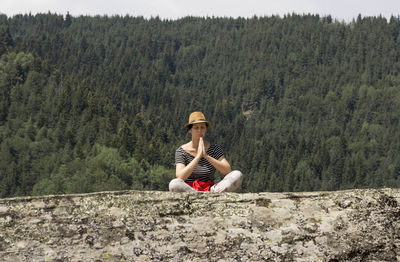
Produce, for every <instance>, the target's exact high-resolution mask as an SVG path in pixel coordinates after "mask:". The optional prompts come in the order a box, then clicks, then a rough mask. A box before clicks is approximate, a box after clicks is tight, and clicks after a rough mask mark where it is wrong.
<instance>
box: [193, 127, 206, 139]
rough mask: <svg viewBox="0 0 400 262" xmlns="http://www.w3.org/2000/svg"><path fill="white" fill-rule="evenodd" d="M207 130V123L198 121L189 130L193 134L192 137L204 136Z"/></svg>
mask: <svg viewBox="0 0 400 262" xmlns="http://www.w3.org/2000/svg"><path fill="white" fill-rule="evenodd" d="M206 132H207V125H206V123H196V124H193V126H192V128H191V129H190V130H189V133H191V134H192V138H200V137H204V136H205V135H206Z"/></svg>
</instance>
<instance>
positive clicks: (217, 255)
mask: <svg viewBox="0 0 400 262" xmlns="http://www.w3.org/2000/svg"><path fill="white" fill-rule="evenodd" d="M399 199H400V190H398V189H381V190H369V189H365V190H349V191H336V192H308V193H258V194H251V193H247V194H238V193H225V194H214V193H194V194H193V193H170V192H158V191H120V192H100V193H91V194H79V195H57V196H43V197H20V198H13V199H0V257H2V259H3V261H221V262H222V261H399V260H400V206H399Z"/></svg>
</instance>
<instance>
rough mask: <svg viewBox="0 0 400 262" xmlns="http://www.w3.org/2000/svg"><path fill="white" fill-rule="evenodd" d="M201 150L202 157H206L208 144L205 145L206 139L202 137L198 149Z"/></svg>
mask: <svg viewBox="0 0 400 262" xmlns="http://www.w3.org/2000/svg"><path fill="white" fill-rule="evenodd" d="M199 151H200V152H201V156H202V157H204V158H205V157H206V156H207V153H206V146H205V145H204V139H203V138H202V137H200V141H199V148H198V149H197V152H199Z"/></svg>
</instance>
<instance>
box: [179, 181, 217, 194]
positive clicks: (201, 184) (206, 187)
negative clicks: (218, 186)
mask: <svg viewBox="0 0 400 262" xmlns="http://www.w3.org/2000/svg"><path fill="white" fill-rule="evenodd" d="M186 184H188V185H189V186H191V187H193V188H194V189H196V190H197V191H210V187H211V186H213V185H214V184H215V183H214V182H210V181H200V180H195V181H194V182H186Z"/></svg>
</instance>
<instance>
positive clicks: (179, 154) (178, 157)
mask: <svg viewBox="0 0 400 262" xmlns="http://www.w3.org/2000/svg"><path fill="white" fill-rule="evenodd" d="M207 155H209V156H211V157H213V158H215V159H217V160H218V159H219V158H220V157H222V156H224V151H223V150H222V148H221V147H220V146H219V145H217V144H212V145H210V147H209V148H208V149H207ZM193 159H194V156H192V155H191V154H189V153H188V152H186V151H185V150H184V149H183V148H182V147H179V148H178V149H177V150H176V151H175V165H176V164H178V163H181V164H184V165H186V166H187V165H188V164H189V163H190V162H192V161H193ZM214 173H215V167H214V166H213V165H211V164H210V162H208V161H207V160H206V159H205V158H201V159H200V161H199V163H198V164H197V166H196V167H195V168H194V170H193V173H192V174H191V175H190V176H189V177H188V179H186V180H185V182H194V181H195V180H197V179H198V180H200V181H212V182H213V181H214V179H215V178H214Z"/></svg>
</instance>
